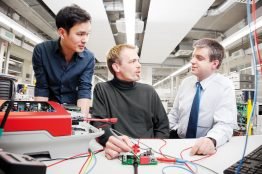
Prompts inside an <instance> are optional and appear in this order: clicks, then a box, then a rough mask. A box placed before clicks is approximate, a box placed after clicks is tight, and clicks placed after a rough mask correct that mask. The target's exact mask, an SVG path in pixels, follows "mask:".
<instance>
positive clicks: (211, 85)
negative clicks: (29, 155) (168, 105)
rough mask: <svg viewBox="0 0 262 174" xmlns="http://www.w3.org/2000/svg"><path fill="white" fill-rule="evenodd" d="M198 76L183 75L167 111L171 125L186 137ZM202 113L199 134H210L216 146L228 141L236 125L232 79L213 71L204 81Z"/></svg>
mask: <svg viewBox="0 0 262 174" xmlns="http://www.w3.org/2000/svg"><path fill="white" fill-rule="evenodd" d="M196 82H197V77H196V76H190V77H187V78H186V79H184V80H183V81H182V83H181V85H180V87H179V89H178V91H177V95H176V98H175V101H174V105H173V108H172V109H171V111H170V112H169V114H168V119H169V124H170V129H174V130H177V134H178V136H179V137H180V138H185V137H186V131H187V125H188V120H189V115H190V110H191V105H192V102H193V98H194V96H195V92H196ZM200 83H201V86H202V91H201V97H200V106H199V116H198V125H197V134H196V137H197V138H198V137H204V136H206V137H211V138H214V139H215V140H216V144H217V145H216V146H217V147H218V146H221V145H223V144H224V143H226V142H227V141H228V140H229V139H230V138H231V137H232V135H233V129H234V128H237V107H236V98H235V92H234V87H233V83H232V81H230V80H229V79H228V78H226V77H224V76H222V75H221V74H217V73H214V74H212V75H211V76H209V77H208V78H206V79H204V80H202V81H201V82H200Z"/></svg>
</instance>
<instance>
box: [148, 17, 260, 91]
mask: <svg viewBox="0 0 262 174" xmlns="http://www.w3.org/2000/svg"><path fill="white" fill-rule="evenodd" d="M260 27H262V16H261V17H259V18H257V19H256V28H255V25H254V22H252V23H251V24H250V28H249V26H248V25H247V26H245V27H244V28H242V29H241V30H239V31H237V32H235V33H234V34H232V35H231V36H229V37H227V38H226V39H224V40H223V41H221V42H220V44H221V45H223V47H225V48H228V47H230V46H231V44H233V43H234V42H236V41H237V40H239V39H241V38H242V37H244V36H246V35H247V34H249V32H253V31H254V30H255V29H258V28H260ZM190 67H191V63H189V64H186V65H184V66H183V67H181V68H180V69H178V70H177V71H175V72H173V73H172V74H170V75H169V76H167V77H166V78H164V79H162V80H160V81H158V82H157V83H155V84H154V85H153V86H156V85H158V84H160V83H162V82H164V81H165V80H167V79H169V78H170V77H173V76H177V75H179V74H180V73H182V72H183V71H184V70H185V69H187V68H190Z"/></svg>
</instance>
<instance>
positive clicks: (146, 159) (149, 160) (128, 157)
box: [121, 149, 158, 165]
mask: <svg viewBox="0 0 262 174" xmlns="http://www.w3.org/2000/svg"><path fill="white" fill-rule="evenodd" d="M135 158H137V159H136V160H137V163H138V164H139V165H157V163H158V162H157V160H156V158H155V156H154V154H153V153H152V151H151V149H149V150H147V151H146V152H144V153H141V154H140V155H134V154H129V153H127V154H123V155H122V158H121V160H122V164H123V165H133V163H134V161H135Z"/></svg>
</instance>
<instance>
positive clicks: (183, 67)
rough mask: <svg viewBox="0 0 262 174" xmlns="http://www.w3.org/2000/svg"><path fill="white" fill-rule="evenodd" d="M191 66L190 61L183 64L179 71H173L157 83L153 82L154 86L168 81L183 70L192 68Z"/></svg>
mask: <svg viewBox="0 0 262 174" xmlns="http://www.w3.org/2000/svg"><path fill="white" fill-rule="evenodd" d="M190 67H191V63H188V64H186V65H184V66H182V67H181V68H179V69H178V70H177V71H175V72H173V73H172V74H170V75H169V76H167V77H166V78H164V79H162V80H160V81H158V82H156V83H155V84H153V86H157V85H158V84H160V83H162V82H164V81H166V80H167V79H169V78H171V77H174V76H177V75H179V74H181V73H182V72H184V71H185V70H187V69H188V68H190Z"/></svg>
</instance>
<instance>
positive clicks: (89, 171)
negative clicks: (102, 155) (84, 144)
mask: <svg viewBox="0 0 262 174" xmlns="http://www.w3.org/2000/svg"><path fill="white" fill-rule="evenodd" d="M91 153H92V154H93V155H92V156H93V157H94V164H93V166H92V167H91V168H90V169H89V170H88V171H87V172H86V174H88V173H91V171H92V170H93V169H94V168H95V165H96V155H95V154H94V153H93V152H91Z"/></svg>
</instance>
